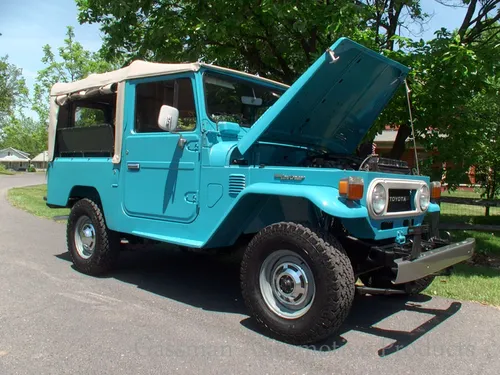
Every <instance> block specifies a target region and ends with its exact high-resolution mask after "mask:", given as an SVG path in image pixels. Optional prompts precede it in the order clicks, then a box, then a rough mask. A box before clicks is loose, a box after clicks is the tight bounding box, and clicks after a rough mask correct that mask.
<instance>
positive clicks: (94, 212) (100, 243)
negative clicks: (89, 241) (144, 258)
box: [66, 198, 120, 276]
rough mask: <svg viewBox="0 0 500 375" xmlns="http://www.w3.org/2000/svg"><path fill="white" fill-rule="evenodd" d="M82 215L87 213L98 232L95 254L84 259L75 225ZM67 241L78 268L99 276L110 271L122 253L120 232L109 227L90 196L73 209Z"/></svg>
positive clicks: (67, 228) (76, 204) (68, 225)
mask: <svg viewBox="0 0 500 375" xmlns="http://www.w3.org/2000/svg"><path fill="white" fill-rule="evenodd" d="M81 215H87V216H88V217H89V218H90V219H91V220H92V223H93V225H94V229H95V232H96V245H95V250H94V254H93V255H92V256H91V257H90V258H89V259H83V258H81V257H80V256H79V255H78V252H77V250H76V247H75V242H74V231H75V225H76V222H77V221H78V218H79V217H80V216H81ZM66 242H67V246H68V251H69V253H70V255H71V260H72V261H73V264H74V265H75V267H76V269H78V271H80V272H83V273H85V274H88V275H93V276H98V275H102V274H104V273H106V272H108V271H109V270H110V269H111V268H112V267H113V266H114V264H115V263H116V260H117V258H118V255H119V253H120V237H119V235H118V233H116V232H114V231H111V230H109V229H108V228H107V226H106V222H105V220H104V216H103V214H102V210H101V209H100V207H99V206H98V205H97V204H96V203H95V202H94V201H92V200H90V199H88V198H83V199H81V200H79V201H78V202H76V203H75V205H74V206H73V208H72V209H71V212H70V215H69V218H68V223H67V226H66Z"/></svg>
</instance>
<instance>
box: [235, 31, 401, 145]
mask: <svg viewBox="0 0 500 375" xmlns="http://www.w3.org/2000/svg"><path fill="white" fill-rule="evenodd" d="M408 71H409V69H408V68H407V67H405V66H404V65H401V64H399V63H397V62H396V61H393V60H391V59H388V58H386V57H384V56H382V55H380V54H378V53H376V52H374V51H372V50H370V49H368V48H366V47H363V46H362V45H360V44H358V43H355V42H353V41H352V40H349V39H347V38H341V39H339V40H337V42H335V44H333V45H332V46H331V47H330V49H329V50H327V51H326V52H325V53H324V54H323V55H321V56H320V57H319V58H318V59H317V60H316V62H315V63H314V64H313V65H311V66H310V67H309V68H308V69H307V70H306V72H305V73H304V74H302V75H301V76H300V77H299V78H298V79H297V81H295V83H294V84H293V85H292V86H290V88H289V89H288V90H287V91H286V92H285V93H284V94H283V95H282V96H281V97H280V98H279V99H278V100H277V101H276V103H274V105H273V106H271V107H270V108H269V109H268V110H267V111H266V112H265V113H264V114H263V115H262V116H261V117H260V118H259V119H258V120H257V121H256V122H255V124H254V125H253V126H252V127H251V129H250V130H249V131H248V133H247V134H245V135H244V136H243V138H241V139H240V141H239V142H238V149H239V151H240V152H241V153H242V154H244V153H245V152H247V151H248V149H249V148H250V147H251V146H252V144H254V143H255V142H257V141H259V140H260V141H267V142H286V143H293V144H304V145H311V146H318V147H323V148H325V149H328V150H330V151H332V152H337V153H347V154H351V153H353V152H354V151H355V149H356V147H357V146H358V144H359V142H360V141H361V140H362V139H363V137H364V135H365V134H366V132H367V131H368V130H369V129H370V127H371V126H372V124H373V122H374V121H375V120H376V118H377V117H378V115H379V114H380V112H381V111H382V110H383V108H384V107H385V106H386V105H387V103H388V102H389V100H390V99H391V98H392V96H393V95H394V93H395V91H396V90H397V89H398V88H399V86H400V85H401V84H402V83H403V82H404V79H405V77H406V75H407V74H408Z"/></svg>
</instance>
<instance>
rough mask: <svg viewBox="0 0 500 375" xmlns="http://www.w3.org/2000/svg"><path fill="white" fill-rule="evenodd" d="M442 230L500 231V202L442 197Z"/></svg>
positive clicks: (495, 200)
mask: <svg viewBox="0 0 500 375" xmlns="http://www.w3.org/2000/svg"><path fill="white" fill-rule="evenodd" d="M440 206H441V219H440V228H441V229H444V230H454V229H457V230H476V231H486V232H491V231H500V200H497V199H493V200H488V199H478V198H462V197H447V196H442V197H441V202H440Z"/></svg>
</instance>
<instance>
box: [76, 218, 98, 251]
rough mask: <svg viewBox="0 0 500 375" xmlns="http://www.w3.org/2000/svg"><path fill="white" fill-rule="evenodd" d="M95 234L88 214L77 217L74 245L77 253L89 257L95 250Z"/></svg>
mask: <svg viewBox="0 0 500 375" xmlns="http://www.w3.org/2000/svg"><path fill="white" fill-rule="evenodd" d="M95 242H96V235H95V229H94V225H93V224H92V220H90V218H89V217H88V216H81V217H79V218H78V220H77V222H76V225H75V247H76V251H77V252H78V255H79V256H80V257H82V258H83V259H89V258H90V257H91V256H92V254H94V250H95Z"/></svg>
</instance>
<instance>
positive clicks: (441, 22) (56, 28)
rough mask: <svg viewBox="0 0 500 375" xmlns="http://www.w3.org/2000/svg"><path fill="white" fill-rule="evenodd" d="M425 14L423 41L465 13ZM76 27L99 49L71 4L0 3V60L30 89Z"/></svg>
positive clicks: (429, 7)
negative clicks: (48, 53)
mask: <svg viewBox="0 0 500 375" xmlns="http://www.w3.org/2000/svg"><path fill="white" fill-rule="evenodd" d="M422 5H423V8H424V12H427V13H430V14H433V17H432V18H431V20H430V22H429V23H428V24H427V25H425V30H424V33H423V34H422V37H423V38H424V39H430V38H432V33H433V32H434V31H435V30H436V29H438V28H440V27H442V26H444V27H447V28H449V29H454V28H456V27H458V26H459V25H460V22H461V20H462V18H463V14H464V12H465V10H464V9H454V8H448V7H444V6H442V5H440V4H438V3H437V2H436V1H435V0H422ZM68 25H72V26H74V27H75V35H76V40H78V41H79V42H80V43H82V45H83V46H84V47H85V48H86V49H89V50H93V51H95V50H97V49H99V47H100V45H101V35H100V32H99V28H98V26H97V25H79V24H78V21H77V9H76V5H75V2H74V1H73V0H44V1H39V0H0V33H2V36H0V56H3V55H6V54H7V55H9V61H10V62H11V63H14V64H16V65H17V66H18V67H20V68H22V70H23V74H24V76H25V78H26V81H27V84H28V87H29V88H30V89H31V88H32V86H33V83H34V79H35V77H36V74H37V71H38V70H40V69H42V68H43V64H42V63H41V61H40V60H41V58H42V55H43V54H42V46H43V45H44V44H50V45H51V46H52V47H53V49H54V50H55V49H56V48H57V47H58V46H60V45H61V44H62V41H63V39H64V35H65V32H66V26H68Z"/></svg>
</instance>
